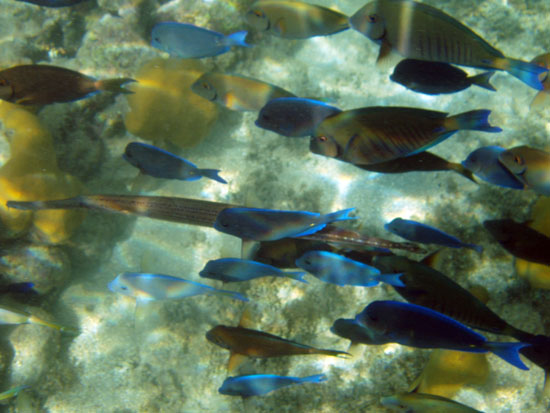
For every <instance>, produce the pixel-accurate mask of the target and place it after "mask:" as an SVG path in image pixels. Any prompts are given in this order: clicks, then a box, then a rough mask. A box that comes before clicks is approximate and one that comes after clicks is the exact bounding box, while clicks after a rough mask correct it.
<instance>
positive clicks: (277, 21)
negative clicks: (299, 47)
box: [246, 0, 349, 39]
mask: <svg viewBox="0 0 550 413" xmlns="http://www.w3.org/2000/svg"><path fill="white" fill-rule="evenodd" d="M246 20H247V22H248V23H249V24H250V25H251V26H253V27H254V28H255V29H256V30H260V31H266V32H268V33H271V34H273V35H275V36H279V37H283V38H285V39H307V38H309V37H313V36H326V35H329V34H334V33H338V32H341V31H342V30H346V29H348V28H349V22H348V17H347V16H346V15H344V14H342V13H340V12H337V11H335V10H331V9H328V8H326V7H321V6H316V5H314V4H308V3H302V2H300V1H271V0H261V1H257V2H256V3H254V4H252V6H250V9H249V10H248V12H247V13H246Z"/></svg>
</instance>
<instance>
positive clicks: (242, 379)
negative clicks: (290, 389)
mask: <svg viewBox="0 0 550 413" xmlns="http://www.w3.org/2000/svg"><path fill="white" fill-rule="evenodd" d="M326 380H327V377H326V376H325V375H324V374H317V375H315V376H308V377H289V376H275V375H273V374H252V375H249V376H235V377H228V378H227V379H225V381H224V382H223V384H222V387H220V388H219V390H218V392H220V393H221V394H226V395H228V396H241V397H250V396H261V395H264V394H267V393H269V392H272V391H274V390H278V389H280V388H282V387H286V386H292V385H295V384H303V383H322V382H324V381H326Z"/></svg>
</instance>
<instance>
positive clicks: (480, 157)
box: [462, 146, 524, 189]
mask: <svg viewBox="0 0 550 413" xmlns="http://www.w3.org/2000/svg"><path fill="white" fill-rule="evenodd" d="M505 151H506V149H505V148H501V147H500V146H484V147H482V148H478V149H476V150H475V151H473V152H472V153H470V154H469V155H468V157H467V158H466V159H465V160H464V161H463V162H462V165H463V166H464V167H465V168H467V169H469V170H470V171H472V172H473V173H474V174H475V175H476V176H477V177H479V178H480V179H483V180H484V181H486V182H489V183H490V184H493V185H497V186H502V187H505V188H513V189H523V188H524V184H523V183H522V182H521V181H519V180H518V179H517V178H516V177H515V176H514V175H513V174H512V173H511V172H510V171H509V170H508V169H506V168H505V167H504V166H503V165H502V164H501V163H500V161H499V160H498V157H499V155H500V154H501V153H503V152H505Z"/></svg>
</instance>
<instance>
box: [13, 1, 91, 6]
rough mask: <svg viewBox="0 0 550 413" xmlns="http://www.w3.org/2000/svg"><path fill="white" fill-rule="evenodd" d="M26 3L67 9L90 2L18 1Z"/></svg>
mask: <svg viewBox="0 0 550 413" xmlns="http://www.w3.org/2000/svg"><path fill="white" fill-rule="evenodd" d="M16 1H21V2H24V3H31V4H36V5H37V6H44V7H67V6H74V5H75V4H78V3H82V2H85V1H88V0H16Z"/></svg>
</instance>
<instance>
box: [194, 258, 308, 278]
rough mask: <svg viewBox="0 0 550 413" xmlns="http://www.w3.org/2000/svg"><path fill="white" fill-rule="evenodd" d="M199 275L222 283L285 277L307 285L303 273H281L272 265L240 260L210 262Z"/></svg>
mask: <svg viewBox="0 0 550 413" xmlns="http://www.w3.org/2000/svg"><path fill="white" fill-rule="evenodd" d="M199 275H200V276H201V277H203V278H212V279H213V280H220V281H223V282H238V281H248V280H253V279H255V278H261V277H282V278H285V277H286V278H290V279H292V280H296V281H300V282H303V283H306V284H307V281H306V280H304V275H306V273H305V272H303V271H282V270H281V269H279V268H277V267H274V266H272V265H267V264H263V263H261V262H257V261H251V260H244V259H241V258H220V259H218V260H210V261H208V262H207V263H206V265H205V266H204V268H203V269H202V271H201V272H200V273H199Z"/></svg>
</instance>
